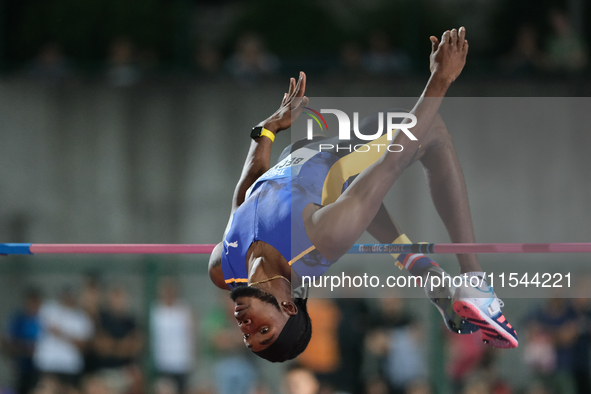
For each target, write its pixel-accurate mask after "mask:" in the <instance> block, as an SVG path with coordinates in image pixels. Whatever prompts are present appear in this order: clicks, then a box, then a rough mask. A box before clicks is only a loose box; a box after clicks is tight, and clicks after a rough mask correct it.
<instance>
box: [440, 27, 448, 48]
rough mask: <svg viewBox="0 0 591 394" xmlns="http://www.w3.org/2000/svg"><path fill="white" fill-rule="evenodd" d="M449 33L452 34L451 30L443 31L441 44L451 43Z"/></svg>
mask: <svg viewBox="0 0 591 394" xmlns="http://www.w3.org/2000/svg"><path fill="white" fill-rule="evenodd" d="M449 35H450V31H449V30H446V31H445V32H443V35H442V36H441V44H440V45H448V44H449Z"/></svg>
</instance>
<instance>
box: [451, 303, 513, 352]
mask: <svg viewBox="0 0 591 394" xmlns="http://www.w3.org/2000/svg"><path fill="white" fill-rule="evenodd" d="M453 309H454V311H455V312H456V313H457V314H458V315H460V316H461V317H462V318H464V319H466V320H468V321H469V322H471V323H474V324H475V325H477V326H478V327H480V330H481V332H482V342H484V343H485V344H487V345H489V346H492V347H497V348H501V349H513V348H516V347H517V345H518V344H519V342H517V339H515V338H514V337H513V335H511V334H509V333H508V332H507V331H505V329H503V327H501V326H500V325H499V324H498V323H497V322H495V321H494V320H493V319H491V318H490V317H489V316H488V315H486V314H484V313H482V311H481V310H480V308H478V307H477V306H476V305H474V304H472V303H471V302H470V301H466V300H460V301H456V302H454V303H453Z"/></svg>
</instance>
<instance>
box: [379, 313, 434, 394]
mask: <svg viewBox="0 0 591 394" xmlns="http://www.w3.org/2000/svg"><path fill="white" fill-rule="evenodd" d="M424 342H425V338H424V335H423V330H422V329H421V325H420V324H419V323H418V322H417V321H415V320H413V321H412V322H411V323H410V324H408V325H406V326H403V327H398V328H396V329H394V330H392V331H390V333H389V335H388V352H387V355H386V365H385V370H386V376H387V377H388V381H389V382H390V384H391V385H392V387H394V390H396V391H398V392H401V393H402V392H406V391H407V389H408V388H409V387H410V386H411V385H412V384H414V383H415V382H420V381H425V380H426V379H427V362H426V354H425V353H426V352H425V346H424Z"/></svg>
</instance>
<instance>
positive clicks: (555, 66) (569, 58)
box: [545, 9, 589, 73]
mask: <svg viewBox="0 0 591 394" xmlns="http://www.w3.org/2000/svg"><path fill="white" fill-rule="evenodd" d="M548 17H549V19H550V25H551V26H552V33H551V36H550V38H549V39H548V42H547V44H546V54H545V55H546V67H547V68H548V70H549V71H556V72H568V73H576V72H580V71H582V70H583V69H584V68H585V67H586V66H587V64H588V60H589V59H588V51H587V47H586V46H585V43H584V42H583V38H582V37H581V36H580V35H579V34H577V32H576V31H575V29H574V27H573V26H572V24H571V22H570V21H569V19H568V16H567V15H566V13H565V12H564V11H562V10H558V9H553V10H551V11H550V13H549V15H548Z"/></svg>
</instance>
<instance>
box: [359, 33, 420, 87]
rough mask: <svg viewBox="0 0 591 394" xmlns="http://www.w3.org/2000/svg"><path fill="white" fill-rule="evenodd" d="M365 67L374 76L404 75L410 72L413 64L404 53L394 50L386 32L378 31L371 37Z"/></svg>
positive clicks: (364, 58) (364, 62)
mask: <svg viewBox="0 0 591 394" xmlns="http://www.w3.org/2000/svg"><path fill="white" fill-rule="evenodd" d="M363 67H364V69H365V71H366V72H367V73H369V74H372V75H378V76H384V75H403V74H406V73H408V72H409V71H410V69H411V62H410V58H409V57H408V55H407V54H406V53H405V52H404V51H402V50H394V49H392V47H391V46H390V39H389V37H388V35H387V34H386V33H385V32H383V31H381V30H377V31H374V32H373V33H372V34H371V35H370V36H369V51H368V52H367V53H366V54H365V56H364V57H363Z"/></svg>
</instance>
